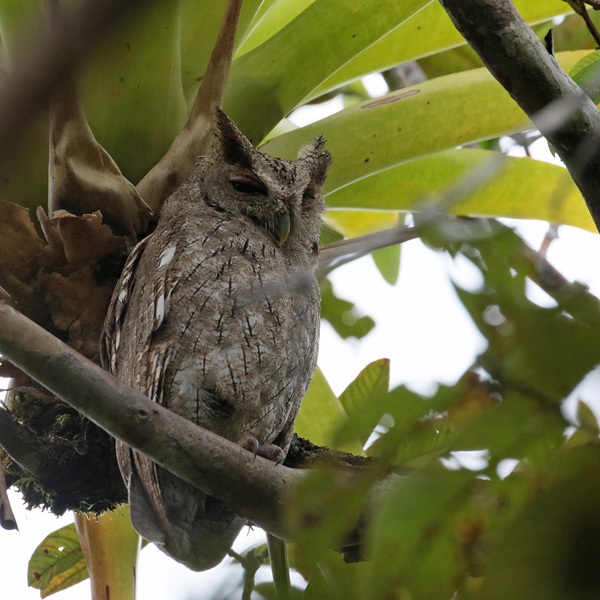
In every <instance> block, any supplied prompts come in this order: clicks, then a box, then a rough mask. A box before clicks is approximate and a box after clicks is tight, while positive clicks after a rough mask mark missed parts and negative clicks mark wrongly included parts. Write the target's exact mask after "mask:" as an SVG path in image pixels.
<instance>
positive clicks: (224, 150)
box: [215, 109, 255, 169]
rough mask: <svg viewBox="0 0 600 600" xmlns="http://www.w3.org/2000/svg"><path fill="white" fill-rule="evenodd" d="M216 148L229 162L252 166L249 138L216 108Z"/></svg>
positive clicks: (249, 167)
mask: <svg viewBox="0 0 600 600" xmlns="http://www.w3.org/2000/svg"><path fill="white" fill-rule="evenodd" d="M215 137H216V148H217V152H218V153H219V154H220V155H221V156H222V157H223V159H224V160H225V161H226V162H227V163H229V164H231V165H237V166H240V167H244V168H246V169H251V168H252V158H251V157H252V153H253V152H255V150H254V148H253V147H252V144H251V143H250V140H248V138H247V137H246V136H245V135H244V134H243V133H242V132H241V131H240V130H239V129H238V128H237V126H236V124H235V123H234V122H233V121H232V120H231V119H230V118H229V117H228V116H227V115H226V114H225V113H224V112H223V111H222V110H220V109H217V120H216V126H215Z"/></svg>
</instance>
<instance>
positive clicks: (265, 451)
mask: <svg viewBox="0 0 600 600" xmlns="http://www.w3.org/2000/svg"><path fill="white" fill-rule="evenodd" d="M240 446H241V447H242V448H244V450H248V452H252V454H253V455H254V458H256V456H257V455H258V456H262V457H263V458H266V459H267V460H270V461H272V462H274V463H275V466H277V465H280V464H281V463H282V462H283V461H284V460H285V454H284V453H283V450H282V449H281V448H280V447H279V446H276V445H275V444H263V445H261V444H260V442H259V441H258V440H257V439H256V438H255V437H254V436H248V437H247V438H246V439H244V440H242V442H241V443H240Z"/></svg>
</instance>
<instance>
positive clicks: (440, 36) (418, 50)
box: [309, 0, 570, 99]
mask: <svg viewBox="0 0 600 600" xmlns="http://www.w3.org/2000/svg"><path fill="white" fill-rule="evenodd" d="M514 4H515V7H516V8H517V10H518V11H519V12H520V14H521V15H522V16H523V18H524V19H525V20H526V21H527V22H528V23H531V24H533V23H540V22H542V21H548V20H550V19H552V18H554V17H557V16H560V15H563V14H565V13H567V12H570V9H569V6H568V4H566V3H564V2H562V1H561V0H516V1H515V2H514ZM464 44H465V40H464V38H463V37H462V36H461V35H460V33H458V31H457V30H456V29H455V28H454V27H453V26H452V23H451V22H450V19H449V18H448V15H447V14H446V12H445V11H444V9H443V8H442V6H441V5H440V3H439V2H437V1H436V2H430V3H428V4H427V6H425V7H424V8H423V10H421V11H419V12H415V13H414V15H413V16H412V17H411V18H410V19H408V20H407V21H405V22H403V23H402V24H400V25H399V26H398V27H396V29H394V30H393V31H391V32H390V33H389V34H388V35H386V36H385V37H383V38H381V39H380V40H379V41H378V42H376V43H375V44H373V45H372V46H370V47H368V48H366V49H365V50H364V51H363V52H361V53H360V54H359V55H358V56H356V57H355V58H353V59H352V60H351V61H349V62H348V63H347V64H345V65H344V66H343V67H341V68H340V69H339V70H338V71H336V72H335V73H333V74H332V75H331V76H330V77H329V78H328V79H327V80H326V81H324V82H323V83H322V84H321V85H320V86H319V87H318V88H317V89H316V90H314V91H313V92H312V93H311V94H310V96H309V98H310V99H313V98H317V97H319V96H321V95H323V94H324V93H326V92H329V91H331V90H333V89H336V88H338V87H340V86H341V85H344V84H345V83H348V82H350V81H354V80H356V79H358V78H359V77H364V76H365V75H368V74H369V73H373V72H375V71H383V70H385V69H389V68H390V67H393V66H395V65H398V64H401V63H405V62H409V61H411V60H416V59H418V58H421V57H424V56H429V55H430V54H436V53H437V52H441V51H443V50H447V49H449V48H455V47H457V46H461V45H464Z"/></svg>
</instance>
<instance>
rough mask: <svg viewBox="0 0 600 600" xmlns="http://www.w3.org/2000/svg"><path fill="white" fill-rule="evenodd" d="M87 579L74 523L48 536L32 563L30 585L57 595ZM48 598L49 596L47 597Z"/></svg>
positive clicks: (30, 564)
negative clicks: (60, 591) (60, 590)
mask: <svg viewBox="0 0 600 600" xmlns="http://www.w3.org/2000/svg"><path fill="white" fill-rule="evenodd" d="M87 576H88V572H87V568H86V566H85V559H84V558H83V552H82V550H81V545H80V543H79V537H78V535H77V531H76V530H75V525H74V524H73V523H71V524H69V525H65V526H64V527H61V528H60V529H57V530H56V531H54V532H53V533H51V534H50V535H48V536H47V537H46V538H45V539H44V541H43V542H42V543H41V544H40V545H39V546H38V547H37V548H36V549H35V551H34V553H33V555H32V556H31V559H30V560H29V568H28V570H27V583H28V584H29V586H30V587H34V588H37V589H39V590H42V591H44V590H52V591H51V592H49V593H53V592H56V591H58V590H59V589H64V588H65V587H69V585H74V584H75V583H78V582H79V581H82V580H84V579H85V578H86V577H87ZM47 595H48V594H47Z"/></svg>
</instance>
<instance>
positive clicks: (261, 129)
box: [225, 0, 427, 143]
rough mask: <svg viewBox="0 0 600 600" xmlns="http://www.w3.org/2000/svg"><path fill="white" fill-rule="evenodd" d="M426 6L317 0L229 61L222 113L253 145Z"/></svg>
mask: <svg viewBox="0 0 600 600" xmlns="http://www.w3.org/2000/svg"><path fill="white" fill-rule="evenodd" d="M426 3H427V0H404V1H403V2H397V0H346V1H345V2H340V1H339V0H317V1H316V2H314V3H313V4H311V5H310V6H309V7H308V8H307V9H306V10H304V11H303V12H302V13H300V15H298V17H297V18H296V19H294V20H293V21H292V22H290V23H289V24H288V25H286V26H285V27H284V28H283V29H281V30H280V31H279V32H278V33H277V34H275V35H274V36H273V37H271V38H269V39H268V40H267V41H266V42H264V43H263V44H261V45H260V46H258V47H257V48H255V49H254V50H252V51H251V52H248V53H247V54H244V55H243V56H241V57H240V58H238V59H237V60H235V61H234V63H233V65H232V70H231V75H230V79H229V86H228V89H227V95H226V98H225V110H226V112H227V113H228V114H229V115H230V116H231V117H232V118H233V119H234V120H235V121H236V123H237V124H238V125H239V127H240V129H242V131H244V133H245V134H246V135H247V136H248V137H249V138H250V139H251V140H252V141H253V142H254V143H258V142H260V141H261V140H262V139H263V138H264V137H265V135H266V134H267V133H268V132H269V131H270V130H271V129H272V128H273V127H274V126H275V125H276V124H277V123H278V122H279V121H280V120H281V119H282V118H283V117H285V116H286V114H287V113H289V112H290V111H291V110H292V109H293V108H295V107H296V106H298V105H299V104H301V103H302V101H303V100H304V98H306V97H307V96H308V95H309V94H310V93H311V92H312V91H313V90H314V89H315V88H316V87H317V86H318V85H320V84H321V83H322V82H323V81H324V80H325V79H326V78H327V77H329V76H330V75H331V74H332V73H334V72H335V71H336V70H337V69H339V68H340V67H341V66H342V65H344V64H345V63H347V62H348V61H349V60H350V59H351V58H353V57H354V56H356V55H357V54H359V53H360V52H362V51H363V50H364V49H365V48H367V47H368V46H370V45H371V44H373V43H374V42H376V41H377V40H378V39H380V38H382V37H383V36H385V35H386V34H387V33H388V32H389V31H391V30H392V29H394V28H395V27H396V26H397V25H398V24H399V23H401V22H402V21H404V20H406V19H407V18H408V17H410V16H411V15H412V14H414V13H415V12H416V11H417V10H419V9H420V8H421V7H422V6H423V5H425V4H426ZM332 23H335V24H336V26H335V27H332Z"/></svg>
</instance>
